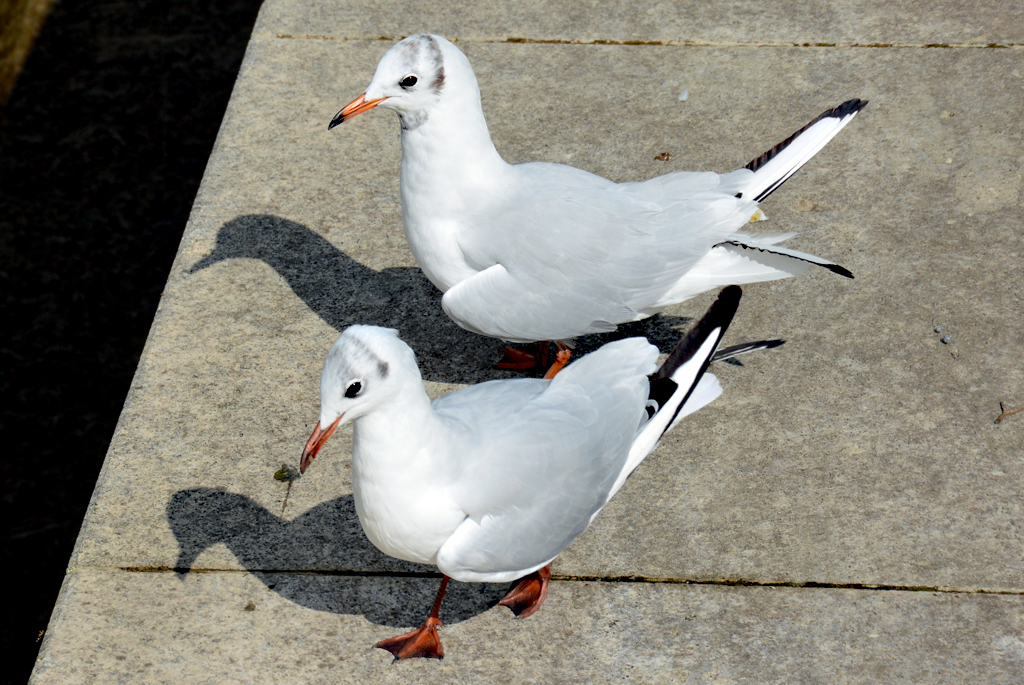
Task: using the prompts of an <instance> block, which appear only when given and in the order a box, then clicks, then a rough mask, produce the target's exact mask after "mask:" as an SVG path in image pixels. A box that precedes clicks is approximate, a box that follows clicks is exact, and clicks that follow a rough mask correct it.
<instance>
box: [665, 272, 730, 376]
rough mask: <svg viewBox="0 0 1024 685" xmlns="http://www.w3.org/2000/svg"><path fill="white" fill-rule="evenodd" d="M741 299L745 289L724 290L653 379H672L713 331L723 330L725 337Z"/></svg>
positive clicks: (707, 361)
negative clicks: (676, 371)
mask: <svg viewBox="0 0 1024 685" xmlns="http://www.w3.org/2000/svg"><path fill="white" fill-rule="evenodd" d="M741 297H743V289H742V288H740V287H739V286H738V285H730V286H727V287H725V288H723V289H722V292H720V293H718V299H717V300H715V302H714V304H712V305H711V307H710V308H709V309H708V311H707V313H706V314H704V316H702V317H701V319H700V321H698V322H697V324H696V325H695V326H694V327H693V328H691V329H690V330H689V331H687V333H686V335H684V336H683V339H682V340H680V341H679V344H678V345H676V347H675V349H674V350H672V353H671V354H669V355H668V359H666V360H665V363H664V364H662V365H661V367H660V368H659V369H658V370H657V371H655V372H654V375H653V378H655V379H658V378H668V377H670V376H671V375H672V374H673V373H674V372H675V370H676V369H678V368H679V367H680V366H682V365H683V364H685V363H686V362H687V361H689V360H690V359H691V358H693V355H695V354H696V353H697V350H699V349H700V346H701V345H702V344H703V343H704V341H705V340H707V338H708V336H709V335H710V334H711V331H713V330H715V329H716V328H721V329H722V333H721V335H722V336H724V335H725V331H726V330H727V329H728V328H729V324H730V323H731V322H732V318H733V316H735V315H736V310H737V309H739V306H740V298H741ZM719 339H721V337H720V338H719ZM710 362H711V359H710V357H709V358H708V359H707V360H706V362H705V367H706V366H707V364H709V363H710Z"/></svg>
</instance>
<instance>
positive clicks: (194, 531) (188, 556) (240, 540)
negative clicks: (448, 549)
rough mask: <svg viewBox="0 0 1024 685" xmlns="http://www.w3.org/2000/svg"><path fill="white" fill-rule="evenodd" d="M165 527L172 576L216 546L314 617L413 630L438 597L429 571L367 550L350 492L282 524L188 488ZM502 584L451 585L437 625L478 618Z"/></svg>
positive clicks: (240, 503)
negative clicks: (171, 545)
mask: <svg viewBox="0 0 1024 685" xmlns="http://www.w3.org/2000/svg"><path fill="white" fill-rule="evenodd" d="M167 521H168V523H169V524H170V527H171V530H172V531H173V533H174V537H175V539H176V540H177V541H178V548H179V550H180V551H179V553H178V559H177V562H176V563H175V570H176V571H177V572H178V574H179V575H181V576H184V574H186V573H188V572H189V571H191V570H192V569H193V565H194V563H195V560H196V559H197V558H198V557H199V555H200V554H202V553H203V552H204V551H205V550H207V549H209V548H210V547H213V546H214V545H217V544H220V543H223V544H224V545H226V546H227V548H228V549H229V550H230V551H231V553H232V554H234V556H235V558H236V559H238V562H239V563H240V564H241V565H242V566H244V567H245V568H246V570H248V571H249V572H250V573H251V574H252V575H253V576H255V577H256V578H258V579H259V580H260V581H261V582H262V583H263V584H264V585H266V587H267V588H268V589H269V590H272V591H273V592H276V593H277V594H278V595H280V596H281V597H284V598H285V599H287V600H289V601H291V602H294V603H296V604H299V605H301V606H303V607H306V608H309V609H314V610H316V611H325V612H330V613H336V614H352V615H356V614H361V615H363V616H364V617H366V619H367V620H369V621H371V622H373V623H376V624H378V625H387V626H393V627H404V626H413V625H419V624H420V623H421V622H422V621H423V619H424V618H426V615H427V612H428V610H429V608H430V606H431V603H432V602H433V600H434V595H435V593H436V592H437V587H438V581H439V579H440V574H439V573H438V572H437V569H436V568H435V567H433V566H427V565H424V564H415V563H411V562H406V561H401V560H398V559H393V558H391V557H389V556H387V555H385V554H383V553H382V552H380V551H379V550H377V548H375V547H374V546H373V545H372V544H370V541H369V540H367V539H366V536H365V535H364V534H363V531H362V527H361V526H360V524H359V519H358V517H357V515H356V510H355V502H354V501H353V498H352V495H344V496H342V497H338V498H337V499H333V500H330V501H328V502H323V503H321V504H318V505H316V506H315V507H313V508H311V509H309V510H308V511H306V512H305V513H303V514H301V515H300V516H298V517H296V518H295V519H293V520H291V521H289V520H287V519H284V518H281V517H279V516H276V515H275V514H274V513H272V512H271V511H269V510H267V509H266V508H265V507H263V506H261V505H260V504H258V503H256V502H254V501H253V500H251V499H250V498H248V497H246V496H245V495H240V494H237V493H233V492H228V491H227V490H224V489H222V488H193V489H188V490H180V491H178V492H176V493H174V494H173V495H172V496H171V498H170V499H169V500H168V502H167ZM338 569H351V570H343V571H339V570H338ZM197 570H201V569H197ZM367 581H369V582H367ZM508 587H509V585H508V583H502V584H494V583H458V582H453V583H451V584H450V585H449V587H448V592H447V593H446V595H445V602H444V604H443V605H442V612H441V619H442V621H444V622H445V623H458V622H460V621H465V620H467V619H469V618H472V617H474V616H476V615H478V614H481V613H483V612H485V611H487V610H488V609H490V608H491V607H492V606H494V605H495V604H497V602H498V600H500V599H501V597H502V596H503V595H504V594H505V592H506V591H507V590H508Z"/></svg>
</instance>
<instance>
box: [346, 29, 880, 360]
mask: <svg viewBox="0 0 1024 685" xmlns="http://www.w3.org/2000/svg"><path fill="white" fill-rule="evenodd" d="M866 104H867V101H866V100H859V99H854V100H849V101H847V102H844V103H843V104H841V105H839V106H838V107H835V108H832V109H829V110H826V111H825V112H823V113H822V114H821V116H819V117H817V118H816V119H815V120H814V121H812V122H810V123H809V124H807V125H806V126H804V127H803V128H801V129H800V130H799V131H797V132H796V133H794V134H793V135H792V136H790V137H789V138H787V139H786V140H784V141H782V142H781V143H779V144H778V145H776V146H774V147H773V148H771V149H770V150H768V151H767V152H765V153H764V154H762V155H760V156H758V157H756V158H755V159H754V160H752V161H751V162H750V163H749V164H747V165H746V166H745V167H743V168H741V169H738V170H736V171H733V172H731V173H727V174H716V173H713V172H675V173H670V174H666V175H664V176H658V177H656V178H653V179H650V180H648V181H644V182H639V183H614V182H612V181H610V180H608V179H605V178H602V177H600V176H597V175H594V174H591V173H589V172H586V171H583V170H581V169H576V168H573V167H570V166H566V165H563V164H549V163H527V164H516V165H510V164H508V163H506V162H505V161H504V160H503V159H502V158H501V155H499V154H498V152H497V150H496V149H495V147H494V144H493V143H492V142H491V137H490V134H489V132H488V130H487V122H486V121H485V120H484V114H483V109H482V107H481V103H480V89H479V86H478V85H477V80H476V75H475V74H474V73H473V68H472V66H471V65H470V63H469V60H468V59H467V58H466V56H465V55H464V54H463V53H462V52H461V51H460V50H459V49H458V48H457V47H455V45H453V44H452V43H450V42H449V41H447V40H446V39H444V38H443V37H441V36H435V35H428V34H417V35H414V36H409V37H408V38H406V39H404V40H402V41H401V42H399V43H397V44H395V45H394V46H392V47H391V48H390V49H389V50H388V51H387V53H385V54H384V57H383V58H381V60H380V63H379V64H378V65H377V71H376V73H375V74H374V76H373V79H372V81H371V82H370V85H369V87H367V89H366V92H365V93H363V94H362V95H360V96H359V97H357V98H356V99H355V100H353V101H352V102H351V103H349V104H348V105H346V106H345V107H344V108H343V109H342V110H341V111H340V112H338V114H337V115H336V116H335V117H334V118H333V120H332V121H331V122H330V125H329V126H328V129H331V128H334V127H335V126H337V125H339V124H341V123H342V122H345V121H348V120H349V119H351V118H352V117H355V116H356V115H358V114H361V113H362V112H366V111H369V110H371V109H373V108H376V107H380V108H383V109H391V110H394V111H395V112H397V113H398V118H399V122H400V124H401V140H402V166H401V198H402V220H403V223H404V226H405V235H406V238H407V240H408V243H409V247H410V249H411V250H412V253H413V256H414V257H415V258H416V261H417V262H418V263H419V266H420V268H421V269H422V270H423V273H424V274H425V275H426V276H427V278H429V279H430V281H431V282H432V283H433V284H434V285H435V286H437V287H438V288H439V289H440V290H441V291H442V292H443V293H444V297H443V298H442V300H441V306H442V307H443V309H444V311H445V313H447V314H448V316H449V317H451V318H452V319H453V320H454V321H455V322H456V323H458V324H459V325H460V326H462V327H463V328H465V329H467V330H470V331H473V332H475V333H479V334H482V335H485V336H490V337H494V338H500V339H502V340H505V341H508V342H513V343H528V342H538V341H556V342H560V341H566V340H570V339H572V338H574V337H576V336H580V335H585V334H590V333H606V332H610V331H613V330H615V328H616V326H617V325H619V324H623V323H627V322H631V321H637V320H640V319H644V318H647V317H649V316H652V315H654V314H656V313H658V312H660V311H662V310H664V309H665V308H666V307H669V306H672V305H674V304H677V303H680V302H683V301H684V300H687V299H689V298H691V297H694V296H695V295H697V294H699V293H702V292H705V291H708V290H713V289H715V288H720V287H722V286H725V285H729V284H733V283H739V284H742V283H753V282H756V281H768V280H774V279H778V278H787V277H789V276H796V275H799V274H802V273H804V272H805V271H806V270H807V269H808V268H809V267H810V266H811V265H812V264H816V265H818V266H822V267H824V268H826V269H829V270H831V271H834V272H835V273H837V274H841V275H843V276H846V277H848V278H852V277H853V274H851V273H850V271H849V270H847V269H845V268H843V267H842V266H839V265H838V264H835V263H834V262H832V261H829V260H827V259H823V258H821V257H815V256H813V255H810V254H806V253H803V252H798V251H796V250H791V249H788V248H784V247H781V246H779V243H780V242H782V241H784V240H786V239H788V238H791V237H793V236H794V235H795V234H794V233H785V234H775V235H752V234H749V233H747V232H746V230H745V229H746V227H747V225H748V223H750V221H751V220H752V219H754V220H759V219H761V218H763V217H764V215H763V212H761V211H760V210H759V207H758V204H759V203H760V202H761V201H762V200H764V199H765V198H766V197H767V196H768V195H769V194H771V193H772V192H773V191H775V190H776V189H777V188H778V187H779V186H780V185H782V183H783V182H785V181H786V180H787V179H788V178H790V177H791V176H792V175H793V174H794V173H795V172H796V171H797V169H799V168H800V167H801V166H803V164H804V163H806V162H807V161H808V160H809V159H810V158H811V157H813V156H814V155H815V154H816V153H817V152H818V151H819V150H820V149H821V148H822V147H824V145H825V144H826V143H827V142H828V141H829V140H830V139H831V138H832V137H833V136H835V135H836V134H837V133H838V132H839V131H840V129H842V128H843V127H844V126H845V125H846V124H848V123H849V122H850V120H851V119H852V118H853V117H854V116H855V115H856V114H857V113H858V112H859V111H860V110H861V109H862V108H863V107H864V106H865V105H866ZM559 349H565V346H564V345H562V344H559ZM508 356H510V357H514V356H515V355H512V354H511V353H510V354H509V355H508ZM520 361H521V362H522V363H523V364H525V366H524V365H517V364H516V363H515V362H514V361H510V362H508V363H507V364H503V365H500V366H502V367H503V368H528V367H529V366H533V365H534V364H535V363H536V362H535V361H534V362H530V361H529V360H520Z"/></svg>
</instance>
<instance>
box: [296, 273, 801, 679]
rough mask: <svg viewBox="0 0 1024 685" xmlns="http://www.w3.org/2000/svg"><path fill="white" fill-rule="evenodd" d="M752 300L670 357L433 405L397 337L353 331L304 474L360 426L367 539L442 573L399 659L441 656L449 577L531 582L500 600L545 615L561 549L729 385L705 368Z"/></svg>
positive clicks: (611, 350) (594, 365)
mask: <svg viewBox="0 0 1024 685" xmlns="http://www.w3.org/2000/svg"><path fill="white" fill-rule="evenodd" d="M740 297H741V290H740V288H739V287H738V286H729V287H727V288H725V289H723V290H722V292H721V293H720V295H719V297H718V299H717V300H716V301H715V302H714V304H712V306H711V308H710V309H709V310H708V311H707V313H706V314H705V315H704V317H703V318H702V319H701V320H700V321H699V322H697V324H696V325H695V326H694V327H693V328H692V329H691V330H690V331H689V332H688V333H687V334H686V335H685V336H684V337H683V339H682V340H681V341H680V342H679V344H678V345H677V346H676V348H675V349H674V350H673V351H672V352H671V353H670V354H669V355H668V358H667V359H666V360H665V361H664V362H663V363H662V364H661V365H660V366H659V365H658V364H657V359H658V349H657V348H656V347H655V346H654V345H651V344H650V343H648V342H647V341H646V340H645V339H643V338H627V339H624V340H618V341H615V342H611V343H608V344H606V345H604V346H603V347H601V348H600V349H598V350H597V351H595V352H592V353H590V354H588V355H586V356H583V357H581V358H580V359H578V360H577V361H575V362H573V363H572V364H570V365H568V366H566V367H565V369H564V370H562V371H561V372H560V373H558V375H557V376H555V377H554V378H553V379H541V378H517V379H507V380H494V381H488V382H486V383H480V384H477V385H473V386H470V387H468V388H465V389H463V390H458V391H456V392H453V393H451V394H449V395H445V396H444V397H441V398H438V399H436V400H434V401H433V402H431V401H430V399H429V398H428V397H427V394H426V392H425V391H424V389H423V383H422V379H421V377H420V372H419V367H418V366H417V364H416V358H415V355H414V353H413V351H412V348H410V347H409V346H408V345H406V344H405V343H404V342H402V340H400V339H399V338H398V333H397V331H395V330H394V329H388V328H379V327H376V326H365V325H354V326H350V327H348V328H347V329H345V331H344V332H343V333H342V334H341V336H340V337H339V338H338V340H337V342H336V343H335V344H334V346H333V347H332V348H331V351H330V353H329V354H328V355H327V359H326V361H325V362H324V367H323V373H322V375H321V378H320V420H319V422H318V423H317V425H316V428H315V429H314V430H313V434H312V435H311V436H310V438H309V441H308V442H307V443H306V446H305V449H304V450H303V452H302V458H301V460H300V462H299V470H300V472H303V473H305V471H306V470H307V469H308V468H309V466H310V464H311V463H312V462H313V460H314V459H315V458H316V457H317V454H319V453H320V451H321V449H322V448H323V446H324V444H325V443H326V442H327V440H328V438H330V437H331V435H332V434H333V433H334V432H335V431H336V430H337V428H338V426H341V425H344V424H346V423H349V422H352V423H353V441H352V490H353V497H354V499H355V508H356V513H357V514H358V516H359V522H360V523H361V524H362V527H363V531H364V532H365V533H366V537H367V538H369V540H370V542H372V543H373V544H374V545H375V546H376V547H377V548H378V549H380V550H381V551H382V552H384V553H385V554H388V555H390V556H393V557H397V558H398V559H404V560H407V561H413V562H419V563H424V564H434V565H436V566H437V567H438V569H440V571H441V573H442V574H443V576H442V580H441V586H440V589H439V590H438V593H437V597H436V599H435V601H434V605H433V607H432V608H431V610H430V613H429V615H428V617H427V619H426V621H425V622H424V623H423V625H422V626H421V627H420V628H418V629H416V630H414V631H412V632H410V633H407V634H405V635H400V636H398V637H394V638H390V639H387V640H383V641H381V642H379V643H377V645H376V646H377V647H380V648H381V649H386V650H388V651H390V652H391V653H392V654H393V655H394V656H395V658H396V659H406V658H412V657H433V658H443V657H444V649H443V648H442V646H441V641H440V638H439V637H438V634H437V627H438V626H440V625H441V622H440V620H439V618H438V612H439V610H440V607H441V601H442V599H443V597H444V593H445V589H446V588H447V586H448V581H449V579H450V578H455V579H456V580H459V581H463V582H510V581H514V580H519V582H518V584H516V585H515V586H514V587H512V588H511V589H510V590H509V592H508V594H507V595H505V597H504V599H502V600H501V602H500V604H501V605H503V606H507V607H509V608H510V609H512V611H513V612H514V613H515V614H516V616H518V617H519V618H525V617H527V616H530V615H531V614H532V613H534V612H535V611H536V610H537V609H538V608H539V607H540V605H541V603H542V602H543V601H544V598H545V597H546V596H547V591H548V581H549V579H550V578H551V562H552V561H553V560H554V558H555V557H556V556H557V555H558V554H559V553H560V552H561V551H562V550H564V549H565V548H566V547H567V546H568V545H569V543H571V542H572V541H573V540H575V539H576V537H577V536H579V535H580V534H581V533H583V531H585V530H586V529H587V527H588V526H589V525H590V522H591V521H593V519H594V517H595V516H597V514H598V512H600V511H601V509H602V508H603V507H604V505H605V504H607V503H608V501H609V500H610V499H611V498H612V496H614V495H615V493H616V492H618V490H619V488H621V487H622V484H623V483H624V482H625V481H626V478H627V477H629V475H630V474H631V473H632V472H633V470H634V469H636V468H637V466H639V465H640V463H641V462H642V461H643V460H644V458H645V457H646V456H647V455H648V454H650V453H651V451H652V450H654V448H655V447H656V446H657V444H658V441H659V440H660V439H661V437H662V436H663V435H664V434H665V433H666V432H668V431H669V430H670V429H672V428H673V427H674V426H675V425H676V424H678V423H679V421H680V420H681V419H682V418H683V417H685V416H687V415H689V414H691V413H693V412H695V411H697V410H698V409H700V408H701V407H704V406H705V405H707V404H708V403H710V402H711V401H713V400H714V399H715V398H717V397H718V396H719V395H720V394H721V393H722V387H721V385H719V383H718V380H717V379H716V378H715V376H713V375H712V374H710V373H705V371H706V370H707V368H708V364H709V363H710V362H711V361H712V360H713V359H715V358H716V357H715V350H716V348H717V347H718V344H719V342H720V341H721V339H722V336H723V335H724V334H725V331H726V329H727V328H728V326H729V323H730V322H731V321H732V318H733V315H734V314H735V313H736V309H737V307H738V306H739V302H740ZM781 342H782V341H766V342H765V343H755V344H753V345H739V346H735V347H733V348H730V349H731V350H732V351H733V352H731V353H730V354H741V353H744V352H747V351H750V350H751V349H755V348H756V347H758V346H760V347H774V346H776V345H778V344H780V343H781ZM718 358H721V356H719V357H718Z"/></svg>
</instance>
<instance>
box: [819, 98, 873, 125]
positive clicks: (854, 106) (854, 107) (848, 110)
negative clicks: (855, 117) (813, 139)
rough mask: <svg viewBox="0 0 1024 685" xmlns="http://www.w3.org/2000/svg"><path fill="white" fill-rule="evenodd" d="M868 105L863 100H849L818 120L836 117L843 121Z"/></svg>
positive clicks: (825, 113)
mask: <svg viewBox="0 0 1024 685" xmlns="http://www.w3.org/2000/svg"><path fill="white" fill-rule="evenodd" d="M867 104H868V101H867V100H861V99H860V98H854V99H852V100H847V101H846V102H844V103H843V104H841V105H839V106H838V107H833V108H832V109H830V110H828V111H826V112H824V113H823V114H822V115H821V116H820V117H818V119H819V120H820V119H824V118H825V117H835V118H836V119H842V118H843V117H848V116H850V115H851V114H856V113H857V112H859V111H861V110H862V109H864V108H865V107H866V106H867Z"/></svg>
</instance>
